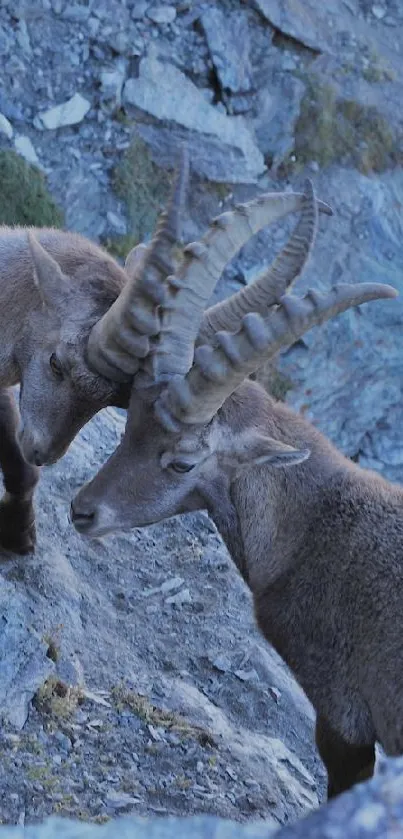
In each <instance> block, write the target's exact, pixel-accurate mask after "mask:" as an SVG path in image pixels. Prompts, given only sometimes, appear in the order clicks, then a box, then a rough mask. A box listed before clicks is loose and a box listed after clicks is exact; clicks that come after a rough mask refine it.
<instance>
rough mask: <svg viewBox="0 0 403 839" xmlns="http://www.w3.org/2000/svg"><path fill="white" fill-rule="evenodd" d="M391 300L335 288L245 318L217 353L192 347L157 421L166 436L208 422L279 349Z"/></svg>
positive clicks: (357, 288)
mask: <svg viewBox="0 0 403 839" xmlns="http://www.w3.org/2000/svg"><path fill="white" fill-rule="evenodd" d="M396 296H397V291H396V289H394V288H392V286H389V285H382V284H379V283H360V284H357V285H346V284H340V285H339V286H335V287H333V288H332V289H331V291H330V292H329V293H328V294H319V293H318V292H317V291H315V290H310V291H308V293H307V294H306V295H305V296H304V297H303V298H297V297H293V296H292V295H284V297H282V298H281V301H280V304H279V305H278V306H276V307H275V308H273V309H272V310H271V312H269V314H268V315H267V317H266V318H262V316H261V315H259V314H256V313H249V314H247V315H245V317H244V318H243V321H242V327H241V329H240V331H239V332H238V333H237V334H236V335H233V334H230V333H228V332H219V333H217V334H216V340H217V341H218V343H219V347H216V348H213V347H212V346H211V345H204V346H201V347H198V348H197V349H196V352H195V360H194V364H193V367H192V368H191V370H190V371H189V373H188V374H187V376H185V377H182V376H181V377H177V378H175V379H173V380H172V381H171V382H170V383H169V384H168V386H167V387H166V388H165V390H164V391H163V392H162V393H161V395H160V397H159V399H158V400H157V402H156V406H155V407H156V412H157V416H158V418H159V419H160V421H161V422H162V423H163V425H164V426H165V427H166V428H167V429H169V430H170V431H172V430H177V429H178V427H179V425H180V422H184V423H189V424H190V423H194V424H197V423H204V424H205V423H207V422H209V421H210V420H211V419H212V417H213V416H214V415H215V414H216V412H217V411H218V410H219V408H220V407H221V405H222V404H223V403H224V402H225V400H226V399H227V397H228V396H230V394H231V393H232V392H233V391H234V390H235V389H236V388H237V387H238V386H239V385H240V384H241V382H242V381H243V380H244V379H245V378H246V377H247V376H248V375H250V373H253V372H254V371H255V370H257V369H258V368H259V367H260V366H261V364H262V362H263V361H264V360H265V359H268V358H270V357H272V356H273V355H275V353H277V352H278V350H279V349H281V347H285V346H288V345H289V344H291V343H294V342H295V341H296V340H298V338H300V337H301V336H302V335H303V334H304V333H305V332H307V330H308V329H311V328H312V327H313V326H317V325H319V324H321V323H324V321H326V320H328V319H329V318H331V317H334V316H335V315H338V314H340V313H341V312H344V311H345V310H346V309H349V308H351V307H352V306H358V305H360V304H361V303H365V302H368V301H369V300H376V299H377V298H390V297H396Z"/></svg>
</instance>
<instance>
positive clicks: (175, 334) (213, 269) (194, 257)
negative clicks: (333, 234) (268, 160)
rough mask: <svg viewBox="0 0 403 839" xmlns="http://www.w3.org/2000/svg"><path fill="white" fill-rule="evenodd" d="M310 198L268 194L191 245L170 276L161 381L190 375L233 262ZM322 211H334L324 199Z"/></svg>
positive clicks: (157, 363)
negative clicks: (205, 321)
mask: <svg viewBox="0 0 403 839" xmlns="http://www.w3.org/2000/svg"><path fill="white" fill-rule="evenodd" d="M305 200H306V199H305V196H304V195H303V194H302V193H298V192H283V193H281V192H272V193H266V194H265V195H261V196H259V197H258V198H255V199H254V200H253V201H249V202H248V203H247V204H240V205H239V206H237V207H235V209H234V210H233V211H231V212H226V213H222V215H220V216H218V217H217V218H216V219H214V220H213V222H212V224H211V225H210V227H209V229H208V231H207V233H206V234H205V236H203V238H202V239H201V240H200V241H199V242H193V243H191V244H190V245H187V247H186V248H185V256H184V260H183V262H182V264H181V266H180V268H179V270H178V271H177V272H176V275H175V277H171V278H168V290H167V296H166V301H165V303H164V305H163V307H162V312H161V332H160V336H159V341H158V344H157V345H156V348H155V354H154V357H153V372H154V377H155V380H156V381H157V382H158V381H163V380H164V379H165V378H167V377H169V376H171V375H174V374H177V373H179V374H182V375H184V374H185V373H187V371H188V370H189V368H190V367H191V364H192V361H193V352H194V343H195V340H196V337H197V334H198V331H199V328H200V323H201V319H202V315H203V311H204V309H205V307H206V305H207V303H208V301H209V300H210V297H211V295H212V293H213V291H214V288H215V286H216V284H217V281H218V279H219V277H220V276H221V274H222V271H223V270H224V268H225V266H226V264H227V262H229V261H230V259H232V257H233V256H235V254H236V253H238V251H239V250H240V249H241V247H242V246H243V245H244V244H245V242H247V241H248V240H249V239H250V238H251V237H252V236H254V235H255V233H258V231H259V230H262V228H263V227H266V226H267V225H268V224H271V223H272V222H274V221H277V220H278V219H280V218H282V217H283V216H286V215H288V214H289V213H294V212H297V211H298V210H300V209H301V207H302V206H303V204H304V202H305ZM318 209H319V210H320V211H321V212H324V213H327V214H328V215H332V210H331V208H330V207H329V206H328V205H327V204H325V203H324V202H322V201H318Z"/></svg>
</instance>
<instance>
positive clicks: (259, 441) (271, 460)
mask: <svg viewBox="0 0 403 839" xmlns="http://www.w3.org/2000/svg"><path fill="white" fill-rule="evenodd" d="M310 453H311V452H310V451H309V449H295V448H294V447H293V446H288V445H287V443H281V442H280V440H275V439H274V438H273V437H269V436H266V435H265V434H259V433H258V432H253V431H249V432H248V434H247V435H245V437H243V439H242V440H240V441H239V446H237V444H236V443H235V446H234V451H233V455H232V457H231V460H233V464H234V466H235V467H236V469H237V471H238V470H240V469H248V468H250V467H251V466H260V465H261V464H262V463H267V465H268V466H276V467H280V466H295V465H296V464H297V463H302V461H303V460H306V459H307V458H308V457H309V455H310Z"/></svg>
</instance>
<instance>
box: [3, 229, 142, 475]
mask: <svg viewBox="0 0 403 839" xmlns="http://www.w3.org/2000/svg"><path fill="white" fill-rule="evenodd" d="M57 235H59V236H64V237H66V241H64V240H61V242H62V245H63V247H64V249H66V248H67V249H69V248H70V249H71V250H74V247H75V245H77V243H76V242H75V240H74V239H73V237H72V238H71V241H70V239H69V234H57V233H55V236H57ZM28 238H29V248H30V256H31V260H32V263H33V269H34V283H35V286H36V289H35V288H34V289H33V293H32V295H31V297H32V301H33V302H32V306H31V310H30V312H29V317H27V318H25V319H24V318H22V319H21V334H20V336H19V337H18V338H17V341H16V343H15V347H14V357H15V362H16V365H17V367H18V370H19V379H20V382H21V387H20V414H21V426H20V430H19V442H20V445H21V448H22V452H23V454H24V457H25V458H26V459H27V460H28V461H30V462H32V463H35V464H36V465H38V466H39V465H42V464H45V463H47V464H49V463H52V462H54V461H55V460H57V459H58V458H59V457H61V455H62V454H63V453H64V452H65V450H66V449H67V447H68V446H69V444H70V442H71V440H72V439H73V438H74V436H75V435H76V434H77V432H78V431H79V429H80V428H81V427H82V426H83V425H84V424H85V423H86V422H87V421H88V420H89V419H90V418H91V417H92V416H93V415H94V414H95V413H96V412H97V411H99V410H100V409H102V408H104V407H106V406H107V405H111V404H113V405H123V406H125V407H127V404H128V401H129V394H130V390H128V388H127V387H125V386H124V385H122V384H121V383H119V382H113V381H111V380H108V379H106V378H105V377H104V376H102V375H100V374H99V372H98V371H95V370H93V369H91V367H90V366H89V364H88V360H87V345H88V340H89V336H90V334H91V331H92V329H93V327H94V325H95V324H96V323H97V321H98V320H99V319H100V318H101V317H102V316H103V315H104V314H105V312H106V311H107V310H108V309H109V308H110V307H111V305H112V304H113V303H114V301H115V300H116V299H117V298H118V296H119V294H120V292H121V291H122V288H123V287H124V285H125V282H126V280H127V281H128V282H130V281H131V277H132V276H133V271H134V269H135V265H136V264H137V262H138V260H139V257H140V256H141V253H142V248H141V247H138V248H136V249H134V251H133V252H132V254H131V255H130V259H128V262H127V270H126V272H124V271H123V270H122V269H121V268H119V266H118V265H117V264H116V263H114V261H113V260H111V259H109V257H108V256H107V254H103V252H102V251H100V250H99V249H96V248H95V247H93V246H92V245H91V244H90V243H85V246H84V252H83V254H82V257H81V258H80V259H78V260H74V258H70V267H71V271H72V274H73V275H74V276H72V275H69V274H66V273H64V271H63V270H62V268H61V266H60V264H59V262H58V261H56V259H54V258H53V256H51V254H50V253H49V251H48V250H46V248H45V247H42V245H41V244H40V243H39V241H38V240H37V239H36V238H35V236H34V234H33V233H32V232H28ZM84 241H85V240H81V239H80V240H79V241H78V245H79V246H82V242H84ZM65 256H66V254H64V257H65ZM28 270H30V271H31V270H32V268H31V267H30V266H29V269H28ZM130 272H131V273H130Z"/></svg>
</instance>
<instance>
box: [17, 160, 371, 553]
mask: <svg viewBox="0 0 403 839" xmlns="http://www.w3.org/2000/svg"><path fill="white" fill-rule="evenodd" d="M187 170H188V162H187V156H186V154H184V155H183V159H182V165H181V167H180V170H179V172H178V175H177V177H176V180H175V181H174V186H173V189H172V192H171V197H170V201H169V204H168V208H167V211H166V213H164V215H163V217H162V219H161V222H160V224H159V226H158V229H157V231H156V234H155V236H154V238H153V241H152V243H151V245H150V246H149V247H148V248H146V247H145V246H144V245H139V246H137V247H136V248H134V249H133V250H132V251H131V252H130V253H129V255H128V257H127V259H126V264H125V268H124V269H122V268H121V267H120V266H119V265H118V264H117V263H116V262H115V260H113V259H112V258H111V257H110V256H109V254H108V253H106V252H105V251H104V250H102V249H101V248H99V247H97V246H96V245H94V244H92V243H91V242H89V241H88V240H86V239H84V238H83V237H82V236H78V235H76V234H73V233H68V232H63V231H59V230H51V229H48V230H46V229H41V230H39V229H33V228H31V229H27V228H7V227H0V280H1V303H2V309H1V311H2V313H3V314H2V315H1V314H0V322H1V323H2V324H3V325H2V329H1V336H2V337H1V344H0V467H1V470H2V472H3V477H4V484H5V490H6V493H5V495H4V497H3V499H2V500H1V502H0V547H1V548H5V549H8V550H12V551H15V552H17V553H28V552H30V551H32V550H33V549H34V544H35V520H34V508H33V493H34V489H35V486H36V483H37V481H38V477H39V471H38V467H39V466H40V465H43V464H48V463H53V462H54V461H55V460H56V459H57V458H59V457H61V455H62V454H63V453H64V451H65V450H66V448H67V447H68V445H69V444H70V442H71V440H72V439H73V437H74V436H75V435H76V434H77V432H78V431H79V429H80V428H81V427H82V426H83V425H84V423H86V422H87V421H88V420H89V419H90V418H91V417H92V416H93V415H94V414H95V413H96V412H97V411H99V410H100V409H101V408H103V407H105V406H106V405H121V406H123V407H127V405H128V403H129V397H130V383H131V381H132V379H133V376H136V373H137V372H138V371H139V369H140V366H141V363H142V359H143V358H146V357H147V356H148V354H149V351H150V347H151V344H152V342H153V340H154V336H156V335H158V334H159V329H160V321H159V316H158V306H159V305H160V304H162V303H163V302H164V300H165V298H166V278H167V276H168V275H169V274H171V273H172V272H173V266H172V261H171V248H172V245H173V244H174V243H175V242H176V241H177V240H178V238H179V220H180V211H181V207H182V203H183V198H184V191H185V184H186V180H187ZM304 201H305V199H304V196H303V195H301V194H293V193H290V194H285V195H281V194H279V195H268V196H262V198H261V199H259V201H258V202H257V203H256V204H255V205H254V206H255V210H254V216H253V221H252V223H253V225H254V228H255V229H256V230H257V229H259V228H260V227H263V226H264V225H266V224H269V223H270V222H272V221H275V220H276V219H279V218H281V217H282V216H284V215H286V214H287V213H291V212H295V211H298V210H300V209H301V207H302V206H303V204H304ZM318 208H319V210H322V211H323V212H329V211H330V210H329V207H328V206H327V205H326V204H323V203H322V202H318ZM248 212H249V211H247V213H246V215H245V227H243V226H241V228H240V227H239V218H240V217H241V216H240V213H241V211H238V212H237V213H235V215H232V214H229V215H227V216H225V219H226V221H227V223H228V231H227V233H226V234H225V236H224V234H223V231H222V232H221V228H220V225H219V224H217V225H216V226H215V227H213V228H212V230H211V232H210V234H209V236H208V237H207V242H206V244H205V251H206V253H210V252H211V254H213V253H214V254H215V257H214V258H215V261H216V263H217V265H219V264H221V262H223V263H225V262H226V261H227V260H228V259H230V257H231V256H232V253H233V252H234V251H235V250H236V249H237V248H238V247H239V246H240V245H241V244H242V243H243V241H245V240H246V239H247V238H248V237H249V235H250V232H251V231H250V230H249V227H248V219H249V215H248ZM223 223H224V222H223ZM233 235H235V238H234V240H233V241H234V247H232V245H230V241H231V237H232V236H233ZM210 241H211V243H212V244H214V248H212V249H209V247H208V245H209V243H210ZM223 244H224V251H221V250H220V256H219V258H218V257H217V254H218V252H219V249H220V248H221V246H222V245H223ZM200 247H201V245H198V248H199V249H200ZM303 256H304V248H302V249H301V250H300V252H296V253H295V259H294V258H293V256H292V254H291V257H292V259H293V261H292V262H291V263H290V264H289V259H290V255H287V253H285V254H284V256H283V263H284V264H283V263H281V264H283V268H284V267H288V265H289V269H290V272H291V274H292V273H293V272H294V273H298V271H299V270H300V267H301V259H302V258H303ZM217 258H218V262H217ZM202 259H203V256H202V254H201V253H199V252H198V250H197V248H196V246H195V249H194V253H193V254H192V252H191V249H189V252H188V258H187V264H186V277H188V278H189V279H190V278H191V277H193V276H194V273H195V270H196V267H197V266H199V265H200V264H201V261H202ZM220 260H221V262H220ZM281 264H280V268H281ZM140 269H141V270H140ZM211 270H212V266H211V264H210V263H209V262H206V265H205V271H206V276H207V275H208V272H211ZM217 270H218V268H217ZM197 271H198V268H197ZM198 276H199V277H200V275H199V274H198ZM201 280H202V281H203V282H202V283H201V287H200V293H201V294H202V298H201V300H202V301H204V299H205V298H204V297H203V295H204V293H205V289H204V286H203V283H204V278H203V275H201ZM178 282H180V280H179V278H178ZM212 285H213V284H212V283H210V286H208V285H207V286H206V288H208V287H212ZM169 289H170V293H171V294H172V292H173V286H172V285H171V286H170V287H169ZM380 293H381V294H382V293H383V291H382V290H381V292H380ZM182 294H183V293H181V294H180V295H179V299H182ZM188 302H189V305H192V300H189V301H188V300H187V298H186V303H188ZM173 314H174V313H173ZM175 317H176V316H175ZM174 327H175V321H174ZM161 364H162V360H161ZM17 383H20V384H21V391H20V413H21V420H22V422H21V427H20V430H19V432H18V434H17V429H18V424H19V417H18V412H17V410H16V406H15V404H14V398H13V394H12V392H11V391H7V390H6V388H9V387H10V386H11V385H14V384H17ZM125 383H126V384H125ZM127 383H128V384H129V386H128V384H127Z"/></svg>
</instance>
